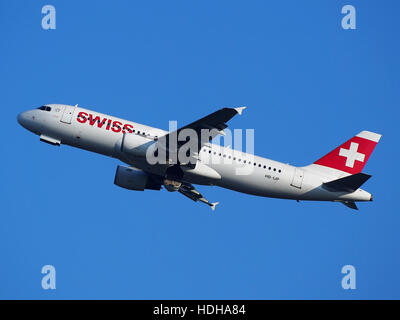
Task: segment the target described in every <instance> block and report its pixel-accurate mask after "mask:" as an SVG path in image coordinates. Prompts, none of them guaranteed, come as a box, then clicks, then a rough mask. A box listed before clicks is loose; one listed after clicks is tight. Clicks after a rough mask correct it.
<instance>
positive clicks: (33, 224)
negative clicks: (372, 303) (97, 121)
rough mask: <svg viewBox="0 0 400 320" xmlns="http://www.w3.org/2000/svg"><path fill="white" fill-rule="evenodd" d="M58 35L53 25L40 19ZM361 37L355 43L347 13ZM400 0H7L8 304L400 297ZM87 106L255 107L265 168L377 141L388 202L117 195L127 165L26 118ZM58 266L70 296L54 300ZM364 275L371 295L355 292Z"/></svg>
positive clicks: (378, 195) (142, 111)
mask: <svg viewBox="0 0 400 320" xmlns="http://www.w3.org/2000/svg"><path fill="white" fill-rule="evenodd" d="M46 4H52V5H54V6H55V8H56V18H57V25H56V26H57V28H56V30H50V31H45V30H43V29H42V28H41V19H42V14H41V8H42V6H43V5H46ZM345 4H352V5H353V6H355V8H356V10H357V29H356V30H343V29H342V28H341V19H342V17H343V15H342V14H341V8H342V6H344V5H345ZM399 9H400V5H399V3H398V2H397V1H351V2H348V1H294V0H293V1H287V0H285V1H197V2H194V1H141V2H138V1H96V4H94V2H92V1H84V2H82V1H55V0H54V1H51V2H45V1H20V0H18V1H4V0H3V1H1V2H0V35H1V39H2V41H1V42H0V46H1V47H0V49H1V50H0V52H1V53H0V74H1V76H0V86H1V88H2V90H1V101H2V102H1V105H2V115H3V116H4V117H3V121H2V126H1V127H0V128H1V129H0V130H1V136H2V137H3V139H2V157H1V164H2V165H1V167H0V170H1V177H2V183H1V186H0V188H1V192H0V194H1V199H2V210H1V214H0V254H1V264H0V277H1V279H0V298H3V299H4V298H8V299H10V298H11V299H14V298H19V299H21V298H22V299H30V298H34V299H70V298H74V299H87V298H90V299H298V298H301V299H372V298H376V299H383V298H389V299H393V298H397V299H399V298H400V292H399V291H400V290H399V287H400V276H399V273H398V270H399V269H400V259H399V251H400V235H399V227H400V217H399V210H398V203H397V202H395V197H396V190H397V189H398V183H397V182H398V180H399V174H398V172H399V170H398V162H397V159H398V158H399V148H398V141H399V133H398V116H399V111H398V107H399V102H400V94H399V88H400V81H399V74H400V65H399V59H398V57H399V56H400V46H399V41H398V33H399V29H400V21H399V19H398V11H399ZM46 103H65V104H77V103H78V104H79V105H81V106H84V107H87V108H89V109H94V110H97V111H99V112H103V113H108V114H112V115H115V116H119V117H121V118H125V119H129V120H132V121H135V122H139V123H145V124H148V125H151V126H155V127H160V128H163V129H167V128H168V120H177V121H178V124H182V125H183V124H186V123H189V122H191V121H193V120H196V119H198V118H200V117H202V116H204V115H206V114H208V113H211V112H213V111H215V110H217V109H218V108H221V107H223V106H230V107H231V106H240V105H247V106H248V109H247V110H246V111H245V112H244V114H243V116H242V117H236V118H234V119H233V120H232V121H231V122H230V127H231V128H242V129H246V128H254V129H255V152H256V154H258V155H261V156H265V157H268V158H272V159H275V160H278V161H282V162H288V163H291V164H294V165H306V164H309V163H311V162H313V161H315V160H316V159H318V158H319V157H320V156H322V155H324V154H326V153H327V152H329V151H330V150H332V149H333V148H334V147H336V146H337V145H339V144H341V143H342V142H344V141H345V140H347V139H348V138H350V137H352V136H353V135H355V134H357V133H358V132H360V131H362V130H371V131H375V132H378V133H381V134H383V138H382V139H381V142H380V143H379V145H378V146H377V148H376V149H375V152H374V154H373V155H372V156H371V158H370V160H369V162H368V164H367V165H366V167H365V169H364V172H366V173H369V174H372V175H373V177H372V178H371V179H370V180H369V181H368V182H367V183H366V185H365V188H366V189H367V190H368V191H370V192H371V193H373V194H374V199H375V201H374V202H373V203H361V204H360V205H359V208H360V211H359V212H357V213H355V212H354V211H352V210H350V209H348V208H346V207H345V206H343V205H340V204H334V203H309V202H300V203H297V202H295V201H288V200H276V199H268V198H258V197H254V196H249V195H244V194H239V193H235V192H233V191H229V190H224V189H218V188H215V187H214V188H212V187H211V188H206V187H199V190H200V191H201V192H202V193H203V194H204V195H205V196H206V197H207V198H209V199H210V200H211V201H219V202H220V205H219V206H218V207H217V210H216V211H215V212H214V213H212V212H211V210H210V209H209V208H208V207H207V206H205V205H202V204H197V203H193V202H192V201H190V200H189V199H187V198H184V197H183V196H182V195H180V194H177V193H168V192H166V191H165V190H164V191H161V192H155V191H146V192H142V193H141V192H133V191H128V190H124V189H121V188H118V187H116V186H114V185H113V178H114V173H115V168H116V166H117V165H118V164H119V162H118V161H117V160H115V159H111V158H106V157H103V156H100V155H97V154H92V153H88V152H85V151H81V150H78V149H73V148H71V147H68V146H62V147H61V148H55V147H52V146H50V145H47V144H44V143H41V142H39V138H38V137H37V136H34V135H33V134H31V133H29V132H27V131H26V130H24V129H23V128H22V127H20V126H19V125H18V123H17V121H16V115H17V114H18V113H19V112H21V111H24V110H27V109H31V108H34V107H37V106H40V105H42V104H46ZM46 264H51V265H54V266H55V268H56V271H57V289H56V290H47V291H45V290H43V289H42V288H41V279H42V274H41V272H40V271H41V268H42V266H43V265H46ZM347 264H351V265H354V266H355V268H356V270H357V289H356V290H347V291H346V290H343V289H342V287H341V279H342V276H343V275H342V274H341V268H342V266H344V265H347Z"/></svg>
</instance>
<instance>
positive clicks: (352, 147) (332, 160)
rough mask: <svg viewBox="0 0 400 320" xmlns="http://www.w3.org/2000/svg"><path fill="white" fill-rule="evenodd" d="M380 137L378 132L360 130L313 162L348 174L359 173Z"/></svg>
mask: <svg viewBox="0 0 400 320" xmlns="http://www.w3.org/2000/svg"><path fill="white" fill-rule="evenodd" d="M380 138H381V135H380V134H377V133H374V132H370V131H362V132H360V133H359V134H358V135H356V136H355V137H353V138H351V139H350V140H348V141H346V142H345V143H343V144H342V145H341V146H339V147H337V148H336V149H334V150H333V151H331V152H329V153H328V154H327V155H325V156H323V157H322V158H321V159H319V160H318V161H315V162H314V164H318V165H320V166H325V167H329V168H333V169H336V170H340V171H344V172H347V173H350V174H356V173H359V172H361V171H362V169H363V168H364V166H365V164H366V163H367V161H368V159H369V157H370V155H371V154H372V151H374V148H375V146H376V145H377V143H378V142H379V139H380Z"/></svg>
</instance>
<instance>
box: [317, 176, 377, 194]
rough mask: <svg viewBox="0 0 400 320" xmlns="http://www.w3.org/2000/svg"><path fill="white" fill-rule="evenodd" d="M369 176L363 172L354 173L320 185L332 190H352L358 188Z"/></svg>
mask: <svg viewBox="0 0 400 320" xmlns="http://www.w3.org/2000/svg"><path fill="white" fill-rule="evenodd" d="M369 178H371V176H370V175H369V174H365V173H361V172H360V173H356V174H353V175H351V176H347V177H344V178H340V179H337V180H333V181H329V182H326V183H324V184H322V186H323V187H324V188H326V189H328V190H329V191H334V192H354V191H356V190H357V189H358V188H360V187H361V186H362V185H363V184H364V183H365V182H366V181H367V180H368V179H369Z"/></svg>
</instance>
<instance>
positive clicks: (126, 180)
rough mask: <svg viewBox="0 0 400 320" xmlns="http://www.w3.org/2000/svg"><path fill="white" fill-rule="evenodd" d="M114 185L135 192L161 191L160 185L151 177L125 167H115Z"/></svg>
mask: <svg viewBox="0 0 400 320" xmlns="http://www.w3.org/2000/svg"><path fill="white" fill-rule="evenodd" d="M114 184H115V185H117V186H119V187H121V188H125V189H129V190H137V191H143V190H145V189H151V190H160V189H161V183H159V182H158V181H156V180H155V179H154V178H153V177H152V176H151V175H149V174H147V173H146V172H143V171H140V170H135V169H133V168H130V167H125V166H118V167H117V171H116V173H115V179H114Z"/></svg>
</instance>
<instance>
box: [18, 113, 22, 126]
mask: <svg viewBox="0 0 400 320" xmlns="http://www.w3.org/2000/svg"><path fill="white" fill-rule="evenodd" d="M17 121H18V123H19V124H20V125H21V126H22V121H23V120H22V113H20V114H19V115H18V116H17Z"/></svg>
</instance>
